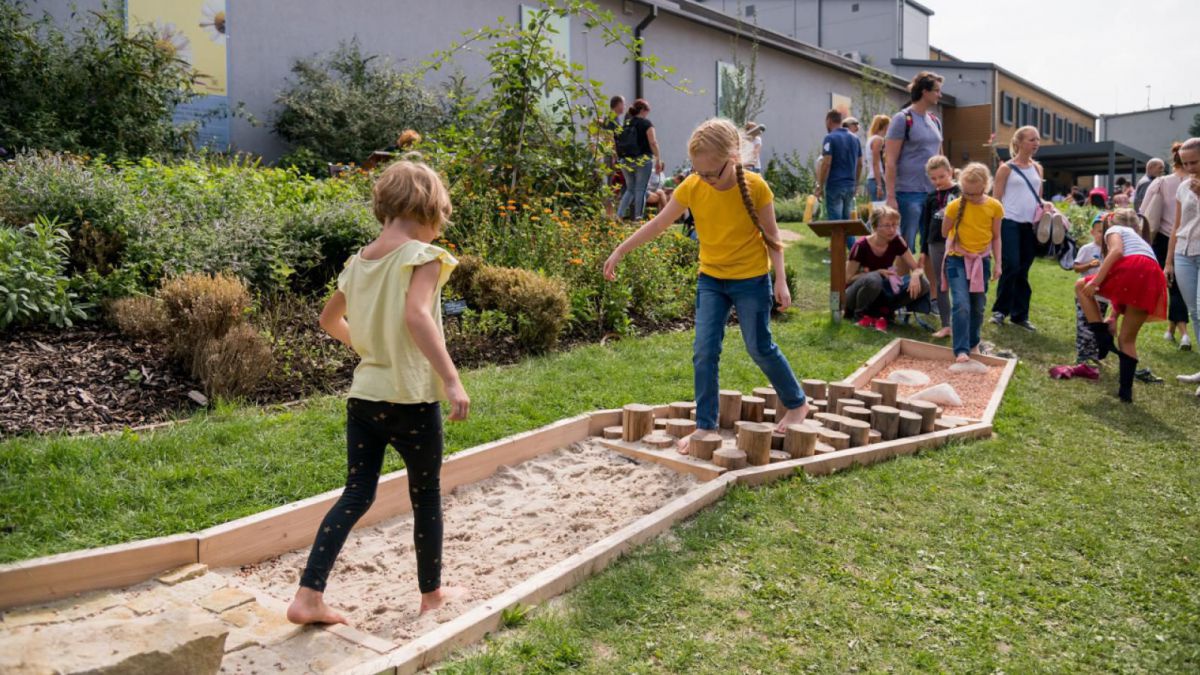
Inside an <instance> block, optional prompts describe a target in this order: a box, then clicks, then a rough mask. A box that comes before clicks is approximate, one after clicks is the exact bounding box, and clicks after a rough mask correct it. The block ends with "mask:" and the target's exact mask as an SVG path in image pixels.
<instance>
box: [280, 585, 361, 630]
mask: <svg viewBox="0 0 1200 675" xmlns="http://www.w3.org/2000/svg"><path fill="white" fill-rule="evenodd" d="M287 620H288V621H291V622H292V623H297V624H300V625H304V624H309V623H344V624H347V625H349V623H350V622H349V621H346V617H344V616H342V615H341V614H338V613H337V612H335V611H333V609H332V608H330V606H329V605H327V604H325V594H324V593H320V592H318V591H314V590H313V589H311V588H301V589H300V590H298V591H296V597H295V598H293V599H292V604H291V605H289V606H288V609H287Z"/></svg>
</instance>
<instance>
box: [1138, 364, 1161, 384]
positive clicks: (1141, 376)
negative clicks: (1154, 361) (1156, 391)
mask: <svg viewBox="0 0 1200 675" xmlns="http://www.w3.org/2000/svg"><path fill="white" fill-rule="evenodd" d="M1133 376H1134V377H1135V378H1137V379H1138V381H1140V382H1145V383H1146V384H1158V383H1159V382H1162V381H1163V379H1162V378H1161V377H1159V376H1157V375H1155V374H1154V371H1152V370H1150V369H1149V368H1138V369H1137V370H1136V371H1134V373H1133Z"/></svg>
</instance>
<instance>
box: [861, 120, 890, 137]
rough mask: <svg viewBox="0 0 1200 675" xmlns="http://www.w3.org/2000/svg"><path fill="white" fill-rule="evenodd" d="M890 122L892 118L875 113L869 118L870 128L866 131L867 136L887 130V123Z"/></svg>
mask: <svg viewBox="0 0 1200 675" xmlns="http://www.w3.org/2000/svg"><path fill="white" fill-rule="evenodd" d="M891 123H892V118H890V117H888V116H887V115H876V116H875V117H874V118H873V119H872V120H871V130H870V132H868V133H867V135H868V136H880V135H882V134H884V133H885V132H886V131H887V128H888V125H889V124H891Z"/></svg>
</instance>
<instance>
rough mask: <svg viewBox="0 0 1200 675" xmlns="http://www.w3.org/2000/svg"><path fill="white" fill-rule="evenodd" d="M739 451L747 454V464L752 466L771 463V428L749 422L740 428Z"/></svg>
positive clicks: (738, 437) (738, 433) (738, 436)
mask: <svg viewBox="0 0 1200 675" xmlns="http://www.w3.org/2000/svg"><path fill="white" fill-rule="evenodd" d="M737 447H738V450H741V451H742V452H744V453H746V462H748V463H749V464H750V465H751V466H764V465H767V464H770V463H771V426H770V425H769V424H757V423H753V422H747V423H745V424H743V425H742V426H741V427H739V428H738V432H737Z"/></svg>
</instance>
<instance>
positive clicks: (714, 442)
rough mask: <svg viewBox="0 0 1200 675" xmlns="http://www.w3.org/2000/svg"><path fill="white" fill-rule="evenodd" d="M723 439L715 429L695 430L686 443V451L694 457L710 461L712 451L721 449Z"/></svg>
mask: <svg viewBox="0 0 1200 675" xmlns="http://www.w3.org/2000/svg"><path fill="white" fill-rule="evenodd" d="M723 440H724V439H722V438H721V434H719V433H717V432H715V431H699V432H696V433H694V434H692V438H691V440H690V442H689V444H688V453H689V454H690V455H691V456H692V457H695V458H696V459H703V460H705V461H712V458H713V453H714V452H716V451H717V450H720V449H721V443H722V442H723Z"/></svg>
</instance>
